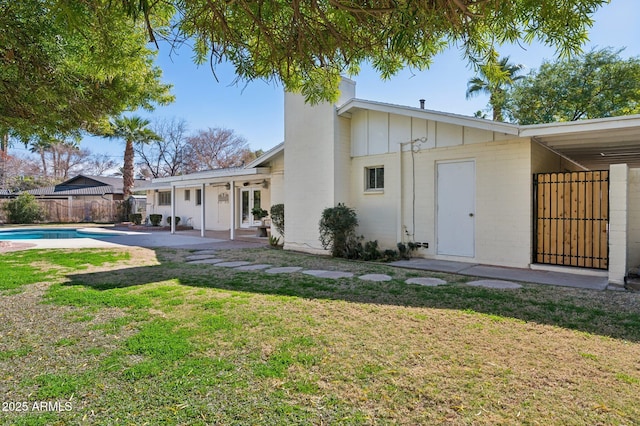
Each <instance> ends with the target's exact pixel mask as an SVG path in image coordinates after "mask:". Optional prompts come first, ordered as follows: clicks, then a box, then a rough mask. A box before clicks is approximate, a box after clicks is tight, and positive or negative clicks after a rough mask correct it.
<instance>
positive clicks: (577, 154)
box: [520, 115, 640, 170]
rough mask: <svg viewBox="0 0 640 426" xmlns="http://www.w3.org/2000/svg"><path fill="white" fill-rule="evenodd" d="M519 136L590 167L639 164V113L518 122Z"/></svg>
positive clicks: (634, 165)
mask: <svg viewBox="0 0 640 426" xmlns="http://www.w3.org/2000/svg"><path fill="white" fill-rule="evenodd" d="M520 136H522V137H530V138H532V139H533V140H534V141H536V142H538V143H540V144H542V145H545V146H547V147H549V148H551V149H552V150H554V151H557V152H559V153H560V154H562V155H564V156H566V157H568V158H570V159H572V160H574V161H575V162H577V163H579V164H581V165H583V166H584V167H586V168H587V169H590V170H601V169H608V168H609V166H610V165H611V164H628V165H629V166H630V167H640V115H629V116H622V117H611V118H600V119H594V120H583V121H571V122H563V123H549V124H536V125H530V126H521V127H520Z"/></svg>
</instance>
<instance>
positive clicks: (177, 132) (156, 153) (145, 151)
mask: <svg viewBox="0 0 640 426" xmlns="http://www.w3.org/2000/svg"><path fill="white" fill-rule="evenodd" d="M153 131H154V132H155V133H156V134H157V135H158V136H159V139H158V140H155V141H152V142H151V143H150V144H148V145H146V144H138V145H137V146H136V147H135V151H136V154H137V155H138V157H139V158H140V162H139V164H140V165H141V166H142V173H143V174H144V175H148V176H149V177H153V178H158V177H163V176H177V175H179V174H181V173H182V172H183V169H184V162H185V149H186V146H187V122H186V121H185V120H184V119H176V118H173V119H171V120H160V121H157V122H156V123H155V124H154V125H153Z"/></svg>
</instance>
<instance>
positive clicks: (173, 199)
mask: <svg viewBox="0 0 640 426" xmlns="http://www.w3.org/2000/svg"><path fill="white" fill-rule="evenodd" d="M171 233H172V234H175V233H176V187H175V185H171Z"/></svg>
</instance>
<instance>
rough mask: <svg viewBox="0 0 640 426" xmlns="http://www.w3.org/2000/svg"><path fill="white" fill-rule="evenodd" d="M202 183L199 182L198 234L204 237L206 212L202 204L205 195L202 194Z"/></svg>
mask: <svg viewBox="0 0 640 426" xmlns="http://www.w3.org/2000/svg"><path fill="white" fill-rule="evenodd" d="M204 189H205V188H204V183H201V184H200V223H201V225H200V236H201V237H204V229H205V219H204V217H205V213H206V208H205V206H204V203H205V196H204Z"/></svg>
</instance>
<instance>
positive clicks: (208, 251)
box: [193, 250, 218, 256]
mask: <svg viewBox="0 0 640 426" xmlns="http://www.w3.org/2000/svg"><path fill="white" fill-rule="evenodd" d="M193 254H194V255H197V256H199V255H205V254H208V255H215V254H218V250H197V251H194V252H193Z"/></svg>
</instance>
